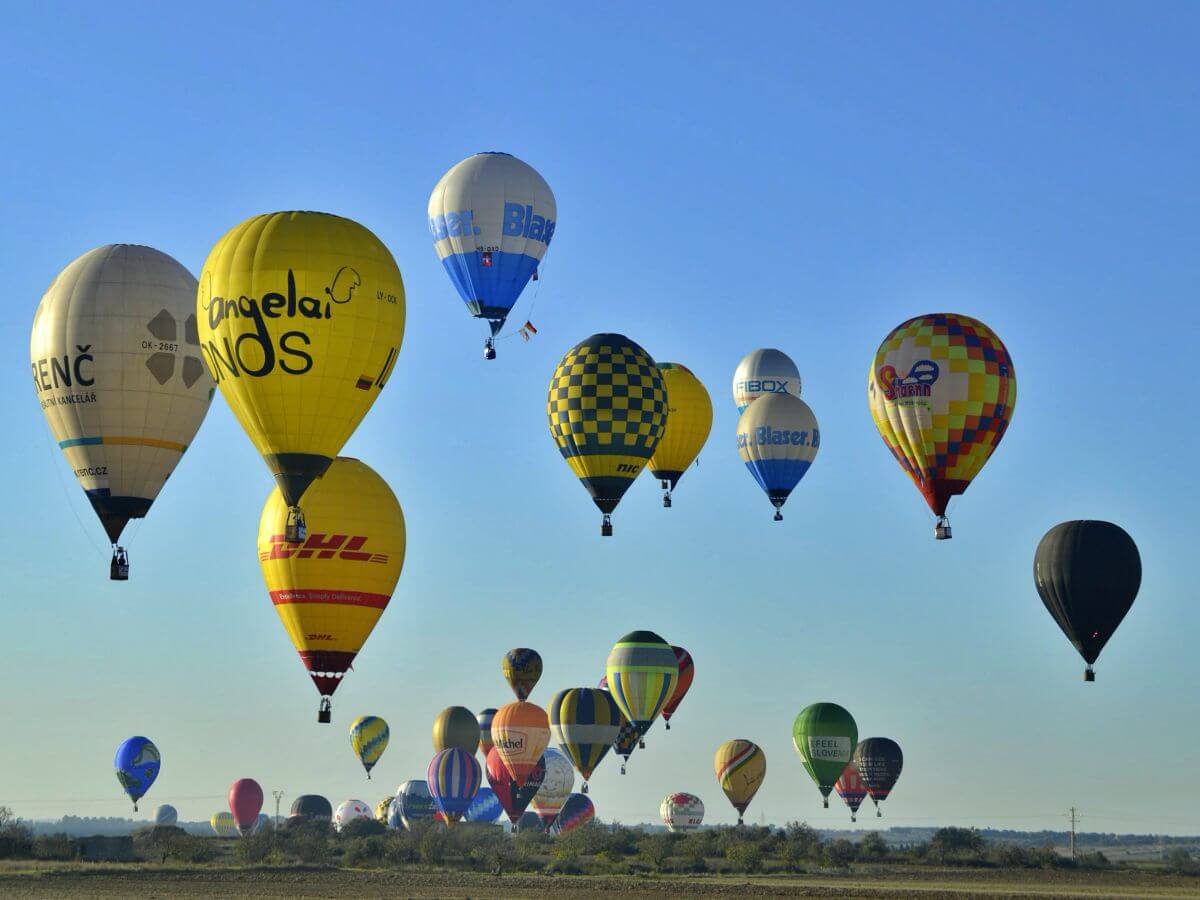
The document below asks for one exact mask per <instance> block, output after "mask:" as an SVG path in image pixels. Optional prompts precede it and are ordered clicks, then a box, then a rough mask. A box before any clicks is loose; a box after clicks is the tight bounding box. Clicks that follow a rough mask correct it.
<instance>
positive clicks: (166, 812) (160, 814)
mask: <svg viewBox="0 0 1200 900" xmlns="http://www.w3.org/2000/svg"><path fill="white" fill-rule="evenodd" d="M177 824H179V813H178V812H177V811H176V809H175V807H173V806H171V805H170V804H167V803H164V804H163V805H162V806H160V807H158V808H157V809H155V810H154V827H155V828H174V827H175V826H176V825H177Z"/></svg>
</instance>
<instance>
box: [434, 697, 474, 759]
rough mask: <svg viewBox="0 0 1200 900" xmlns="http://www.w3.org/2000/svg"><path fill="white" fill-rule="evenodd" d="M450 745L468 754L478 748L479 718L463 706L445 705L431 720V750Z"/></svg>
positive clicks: (443, 748) (472, 754)
mask: <svg viewBox="0 0 1200 900" xmlns="http://www.w3.org/2000/svg"><path fill="white" fill-rule="evenodd" d="M450 747H458V748H459V749H460V750H462V751H463V752H464V753H466V754H469V755H470V756H474V755H475V753H476V751H477V750H479V720H478V719H476V718H475V714H474V713H473V712H471V711H470V710H469V709H467V708H466V707H464V706H447V707H446V708H445V709H443V710H442V711H441V712H440V713H438V715H437V718H436V719H434V720H433V752H434V753H441V752H442V751H443V750H446V749H449V748H450Z"/></svg>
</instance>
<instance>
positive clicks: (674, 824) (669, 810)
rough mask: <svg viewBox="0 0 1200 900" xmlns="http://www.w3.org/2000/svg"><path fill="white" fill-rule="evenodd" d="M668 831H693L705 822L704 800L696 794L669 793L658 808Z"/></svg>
mask: <svg viewBox="0 0 1200 900" xmlns="http://www.w3.org/2000/svg"><path fill="white" fill-rule="evenodd" d="M658 812H659V815H660V816H662V820H663V824H664V825H666V826H667V831H693V830H695V829H697V828H699V827H700V825H701V823H703V822H704V801H703V800H701V799H700V798H699V797H697V796H696V795H695V794H688V793H686V792H681V793H678V794H667V796H665V797H663V802H662V804H661V805H660V806H659V809H658Z"/></svg>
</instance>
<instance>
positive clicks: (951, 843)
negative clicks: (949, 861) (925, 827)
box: [929, 828, 984, 863]
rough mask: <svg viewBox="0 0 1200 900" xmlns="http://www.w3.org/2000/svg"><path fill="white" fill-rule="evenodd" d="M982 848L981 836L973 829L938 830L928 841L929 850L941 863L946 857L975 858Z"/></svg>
mask: <svg viewBox="0 0 1200 900" xmlns="http://www.w3.org/2000/svg"><path fill="white" fill-rule="evenodd" d="M983 847H984V842H983V836H982V835H981V834H980V833H979V832H978V831H976V830H975V829H974V828H939V829H938V830H937V831H935V832H934V833H933V837H931V838H930V839H929V849H930V850H931V851H932V853H933V854H934V856H936V857H937V858H938V861H939V862H943V863H944V862H945V861H946V857H948V856H967V855H976V856H977V855H979V854H980V853H982V852H983Z"/></svg>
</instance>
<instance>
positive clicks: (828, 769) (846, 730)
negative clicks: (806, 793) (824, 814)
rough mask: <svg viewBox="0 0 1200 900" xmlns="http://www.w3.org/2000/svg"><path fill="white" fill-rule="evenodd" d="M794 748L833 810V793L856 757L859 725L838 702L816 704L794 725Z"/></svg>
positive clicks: (800, 716)
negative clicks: (830, 800) (831, 795)
mask: <svg viewBox="0 0 1200 900" xmlns="http://www.w3.org/2000/svg"><path fill="white" fill-rule="evenodd" d="M792 745H793V746H794V747H795V748H796V752H797V753H799V754H800V759H801V761H803V763H804V768H805V770H807V772H808V774H809V776H810V777H811V778H812V780H813V781H814V782H815V783H816V785H817V788H818V789H819V790H820V791H821V796H822V797H824V798H825V808H826V809H828V808H829V792H830V791H832V790H833V786H834V785H835V784H837V780H838V779H839V778H840V777H841V776H842V772H843V771H844V770H845V768H846V766H847V765H848V764H849V762H850V760H851V759H852V758H853V756H854V748H855V747H857V746H858V726H857V725H855V724H854V716H852V715H850V713H848V712H847V711H846V710H844V709H843V708H842V707H840V706H838V705H837V704H836V703H814V704H813V705H812V706H809V707H807V708H806V709H804V710H801V712H800V715H798V716H796V722H795V724H793V725H792Z"/></svg>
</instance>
